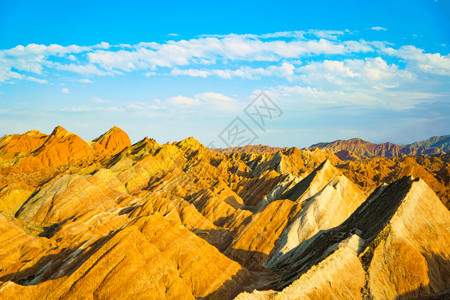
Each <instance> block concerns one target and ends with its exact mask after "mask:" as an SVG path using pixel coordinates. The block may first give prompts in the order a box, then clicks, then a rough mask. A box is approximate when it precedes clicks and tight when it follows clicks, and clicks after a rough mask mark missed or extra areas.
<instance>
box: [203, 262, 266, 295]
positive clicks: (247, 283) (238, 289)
mask: <svg viewBox="0 0 450 300" xmlns="http://www.w3.org/2000/svg"><path fill="white" fill-rule="evenodd" d="M270 276H271V273H268V274H263V273H255V272H249V271H248V270H246V269H241V270H239V271H238V272H237V274H235V275H233V276H232V277H231V279H229V280H227V281H225V282H224V284H223V285H222V286H221V287H220V288H218V289H217V290H215V291H214V292H212V293H210V294H209V295H207V296H205V297H202V298H200V299H205V300H216V299H217V300H228V299H230V300H231V299H234V298H235V297H236V296H237V295H239V294H240V293H242V292H251V291H253V290H254V289H255V288H256V286H257V285H258V281H260V280H261V278H264V277H267V278H270ZM267 280H270V279H267Z"/></svg>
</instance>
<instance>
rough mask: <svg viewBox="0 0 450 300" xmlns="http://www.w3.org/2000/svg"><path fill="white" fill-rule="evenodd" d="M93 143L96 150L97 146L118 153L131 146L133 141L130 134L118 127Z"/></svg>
mask: <svg viewBox="0 0 450 300" xmlns="http://www.w3.org/2000/svg"><path fill="white" fill-rule="evenodd" d="M92 142H93V144H94V148H95V146H96V145H100V146H102V148H103V149H106V150H108V151H110V152H112V153H118V152H120V151H122V150H123V149H125V148H127V147H130V146H131V141H130V137H129V136H128V134H126V133H125V131H123V130H122V129H120V128H119V127H117V126H114V127H112V128H111V129H110V130H108V131H107V132H105V133H104V134H102V135H101V136H99V137H98V138H96V139H95V140H93V141H92Z"/></svg>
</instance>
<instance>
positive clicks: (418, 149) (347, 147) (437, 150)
mask: <svg viewBox="0 0 450 300" xmlns="http://www.w3.org/2000/svg"><path fill="white" fill-rule="evenodd" d="M435 145H436V146H435ZM317 148H318V149H327V150H330V151H332V152H333V153H335V154H336V155H337V156H338V157H339V158H340V159H343V160H352V159H351V158H355V155H356V157H359V158H372V157H376V156H381V157H396V156H402V155H407V156H417V155H423V154H426V155H439V154H444V153H445V152H447V151H448V150H449V148H450V136H442V137H433V138H430V139H428V140H425V141H422V142H416V143H414V144H410V145H406V146H401V145H397V144H393V143H390V142H387V143H382V144H374V143H371V142H368V141H365V140H362V139H360V138H354V139H349V140H337V141H334V142H330V143H318V144H314V145H312V146H310V147H309V149H310V150H314V149H317ZM347 157H350V159H346V158H347Z"/></svg>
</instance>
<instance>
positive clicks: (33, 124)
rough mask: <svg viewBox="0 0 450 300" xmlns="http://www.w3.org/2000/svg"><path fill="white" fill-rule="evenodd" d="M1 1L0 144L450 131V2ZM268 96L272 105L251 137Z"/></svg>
mask: <svg viewBox="0 0 450 300" xmlns="http://www.w3.org/2000/svg"><path fill="white" fill-rule="evenodd" d="M124 3H125V2H124V1H8V0H3V1H0V135H3V134H11V133H22V132H25V131H28V130H30V129H33V128H34V129H38V130H40V131H42V132H45V133H49V132H51V130H52V129H53V128H54V127H55V126H56V125H62V126H64V127H65V128H66V129H67V130H69V131H72V132H75V133H77V134H79V135H80V136H81V137H82V138H84V139H86V140H91V139H93V138H95V137H97V136H98V135H100V134H101V133H103V132H104V131H106V130H107V129H109V128H110V127H112V126H113V125H117V126H119V127H121V128H122V129H124V130H125V131H126V132H127V133H128V134H129V135H130V137H131V139H132V141H133V142H136V141H138V140H139V139H141V138H143V137H145V136H148V137H153V138H155V139H156V140H157V141H159V142H160V143H164V142H166V141H175V140H180V139H183V138H186V137H189V136H194V137H196V138H197V139H198V140H200V141H201V142H202V143H204V144H209V143H210V142H213V143H214V144H215V145H216V146H222V145H223V144H222V142H221V140H220V138H219V137H218V136H219V135H220V133H222V132H223V130H224V128H226V127H227V126H228V125H229V124H230V122H232V121H233V120H234V119H235V118H236V117H239V118H240V119H241V120H242V121H243V122H244V123H246V124H247V125H248V127H249V128H250V129H251V130H252V131H254V132H255V134H256V135H257V136H258V138H257V139H256V140H255V141H254V143H256V144H259V143H262V144H268V145H273V146H298V147H305V146H309V145H311V144H313V143H317V142H321V141H333V140H336V139H347V138H352V137H360V138H363V139H366V140H369V141H372V142H377V143H379V142H386V141H391V142H395V143H399V144H406V143H411V142H414V141H417V140H422V139H425V138H428V137H430V136H433V135H443V134H449V131H448V128H450V84H449V83H450V56H449V52H450V51H449V46H450V1H442V0H438V1H434V0H426V1H425V0H423V1H377V2H373V1H246V2H244V1H226V2H225V1H223V2H222V1H220V2H217V1H191V2H189V3H188V2H186V1H180V2H178V1H166V2H164V3H159V2H151V1H127V2H126V4H124ZM260 92H264V93H265V94H266V95H268V96H269V97H270V99H272V101H273V103H276V105H278V106H279V108H280V109H281V110H282V112H283V113H282V115H281V116H277V117H274V118H273V119H272V120H267V122H266V124H265V127H264V130H262V129H261V128H259V127H258V126H257V124H255V122H253V121H252V120H251V119H250V118H249V117H248V115H246V114H245V113H244V108H245V107H246V106H247V105H248V104H249V103H250V102H251V101H252V100H253V99H255V97H256V96H257V95H259V93H260Z"/></svg>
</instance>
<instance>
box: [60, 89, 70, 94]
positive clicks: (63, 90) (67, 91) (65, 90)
mask: <svg viewBox="0 0 450 300" xmlns="http://www.w3.org/2000/svg"><path fill="white" fill-rule="evenodd" d="M61 92H62V93H63V94H68V93H69V89H68V88H62V89H61Z"/></svg>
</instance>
